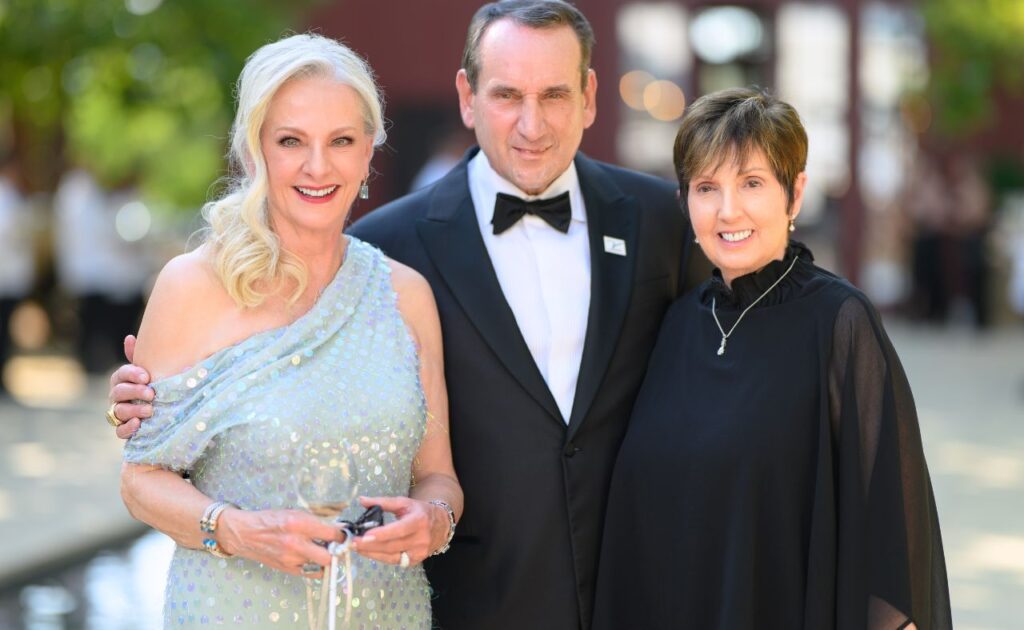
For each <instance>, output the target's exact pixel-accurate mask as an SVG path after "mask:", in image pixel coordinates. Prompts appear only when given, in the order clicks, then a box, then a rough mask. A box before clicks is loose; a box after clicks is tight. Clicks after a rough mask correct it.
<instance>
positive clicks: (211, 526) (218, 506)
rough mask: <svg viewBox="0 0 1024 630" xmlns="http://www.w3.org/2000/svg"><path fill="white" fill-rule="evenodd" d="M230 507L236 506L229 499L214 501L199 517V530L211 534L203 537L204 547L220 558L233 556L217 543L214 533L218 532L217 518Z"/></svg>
mask: <svg viewBox="0 0 1024 630" xmlns="http://www.w3.org/2000/svg"><path fill="white" fill-rule="evenodd" d="M229 507H235V506H234V505H232V504H230V503H228V502H227V501H214V502H213V503H211V504H210V505H208V506H206V510H204V511H203V516H202V518H200V519H199V531H201V532H203V533H204V534H209V536H208V537H206V538H203V548H204V549H206V550H207V551H209V552H210V553H211V554H213V555H214V556H216V557H218V558H230V557H231V554H230V553H228V552H226V551H224V549H223V548H222V547H221V546H220V544H218V543H217V539H216V538H214V534H216V533H217V520H218V519H220V515H221V513H222V512H224V510H226V509H228V508H229Z"/></svg>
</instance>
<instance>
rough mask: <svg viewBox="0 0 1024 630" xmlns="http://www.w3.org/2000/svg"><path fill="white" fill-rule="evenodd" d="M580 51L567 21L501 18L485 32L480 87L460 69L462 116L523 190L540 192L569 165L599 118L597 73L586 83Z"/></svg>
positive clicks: (498, 165)
mask: <svg viewBox="0 0 1024 630" xmlns="http://www.w3.org/2000/svg"><path fill="white" fill-rule="evenodd" d="M581 55H582V53H581V51H580V43H579V40H578V39H577V38H576V33H575V32H574V31H573V30H572V28H570V27H568V26H560V27H555V28H544V29H534V28H528V27H525V26H520V25H519V24H516V23H515V22H513V21H512V20H509V19H503V20H498V21H497V22H494V23H493V24H491V25H490V26H489V27H488V28H487V30H486V31H485V32H484V35H483V37H482V38H481V41H480V72H479V75H478V77H477V86H476V92H473V91H472V89H471V88H470V86H469V81H468V79H467V77H466V72H465V70H459V74H458V76H457V77H456V81H455V84H456V88H457V89H458V91H459V105H460V108H461V112H462V121H463V122H464V123H465V124H466V126H467V127H469V128H470V129H473V130H474V131H475V132H476V140H477V143H478V144H479V145H480V148H481V150H483V152H484V154H485V155H486V156H487V160H488V161H489V162H490V163H491V167H492V168H494V170H495V171H497V173H498V174H499V175H501V176H502V177H504V178H505V179H507V180H508V181H510V182H512V183H513V184H515V185H516V186H517V187H518V188H519V189H520V190H522V191H523V192H525V193H528V194H531V195H535V194H538V193H540V192H542V191H543V190H544V189H545V188H547V187H548V185H549V184H551V182H553V181H554V180H555V179H556V178H557V177H558V176H559V175H561V174H562V173H563V172H564V171H565V169H567V168H568V167H569V164H570V163H571V162H572V159H573V157H575V155H576V151H577V149H579V146H580V141H581V140H582V139H583V130H584V129H586V128H587V127H589V126H590V125H591V124H593V122H594V115H595V114H596V111H597V110H596V104H595V101H594V96H595V93H596V91H597V79H596V77H595V76H594V72H593V70H590V71H588V74H587V82H586V87H585V88H581V86H580V61H581Z"/></svg>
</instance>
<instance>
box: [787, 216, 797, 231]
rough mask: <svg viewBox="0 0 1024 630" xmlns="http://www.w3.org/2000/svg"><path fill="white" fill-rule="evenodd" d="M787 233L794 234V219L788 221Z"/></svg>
mask: <svg viewBox="0 0 1024 630" xmlns="http://www.w3.org/2000/svg"><path fill="white" fill-rule="evenodd" d="M789 231H790V232H796V219H790V220H789Z"/></svg>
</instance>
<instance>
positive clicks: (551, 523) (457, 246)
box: [350, 149, 693, 630]
mask: <svg viewBox="0 0 1024 630" xmlns="http://www.w3.org/2000/svg"><path fill="white" fill-rule="evenodd" d="M476 150H478V149H473V150H470V152H468V153H467V155H466V157H465V158H464V159H463V161H462V163H460V164H459V165H458V166H456V167H455V168H454V169H452V171H451V172H449V173H448V174H447V175H446V176H445V177H444V178H443V179H441V180H440V181H439V182H437V183H436V184H434V185H433V186H430V187H427V188H426V189H424V190H421V191H418V192H415V193H413V194H411V195H408V196H406V197H403V198H401V199H399V200H397V201H394V202H392V203H389V204H387V205H385V206H383V207H381V208H379V209H377V210H376V211H374V212H372V213H371V214H369V215H367V216H366V217H364V218H363V219H361V220H360V221H358V222H357V223H355V224H354V225H353V226H352V228H351V229H350V233H351V234H352V235H354V236H356V237H357V238H360V239H362V240H364V241H367V242H369V243H373V244H375V245H377V246H378V247H380V248H381V249H382V250H383V251H384V253H386V254H387V255H388V256H390V257H391V258H393V259H395V260H397V261H399V262H402V263H404V264H406V265H409V266H410V267H413V268H414V269H416V270H417V271H419V272H420V273H421V274H423V275H424V276H425V277H426V278H427V280H428V281H429V282H430V285H431V287H432V288H433V290H434V296H435V298H436V300H437V306H438V310H439V312H440V316H441V327H442V332H443V335H444V359H445V376H446V378H447V384H448V399H449V405H450V422H451V441H452V452H453V457H454V460H455V468H456V471H457V473H458V475H459V481H460V482H461V484H462V488H463V490H464V492H465V513H464V514H463V516H462V520H461V521H460V522H459V525H458V529H457V531H456V534H455V539H454V540H453V541H452V545H451V549H450V550H449V551H448V553H446V554H444V555H442V556H437V557H435V558H432V559H429V560H428V562H427V564H426V569H427V574H428V576H429V578H430V583H431V586H432V588H433V590H434V593H435V595H436V598H435V600H434V602H433V606H434V615H435V619H436V621H437V622H438V623H439V624H440V626H441V628H443V629H444V630H500V629H504V628H508V629H510V630H511V629H515V630H522V629H525V628H530V629H538V628H540V629H543V628H553V629H565V630H576V629H577V628H580V627H583V628H586V627H589V625H590V615H591V610H592V607H593V595H594V580H595V575H596V568H597V561H598V557H597V556H598V551H599V547H600V543H601V532H602V526H603V522H604V510H605V499H606V494H607V489H608V482H609V478H610V474H611V471H612V466H613V464H614V461H615V456H616V453H617V452H618V448H619V443H620V442H621V440H622V436H623V433H624V432H625V429H626V423H627V420H628V419H629V415H630V411H631V410H632V407H633V402H634V399H635V398H636V394H637V390H638V389H639V387H640V382H641V379H642V378H643V375H644V371H645V369H646V367H647V360H648V357H649V355H650V352H651V348H652V347H653V345H654V341H655V337H656V334H657V332H658V326H659V324H660V323H661V319H662V315H663V314H664V312H665V310H666V308H667V306H668V304H669V303H670V301H671V300H673V299H674V298H675V297H676V295H677V293H678V292H679V289H680V284H681V279H682V277H683V270H684V269H683V268H684V264H682V261H683V260H685V258H684V255H685V254H687V250H688V247H689V244H690V243H692V240H693V239H692V235H691V234H690V232H689V226H688V223H687V222H686V221H685V220H684V218H683V215H682V213H681V211H680V210H679V206H678V204H677V202H676V196H675V190H676V187H675V186H674V185H672V184H670V183H668V182H666V181H663V180H659V179H656V178H653V177H650V176H647V175H642V174H640V173H636V172H632V171H627V170H624V169H620V168H617V167H614V166H610V165H607V164H602V163H599V162H595V161H593V160H591V159H589V158H587V157H585V156H583V155H582V154H579V155H577V157H576V168H577V171H578V174H579V180H580V185H581V187H582V192H583V198H584V200H585V203H586V213H587V229H588V230H589V232H590V255H591V302H590V313H589V319H588V323H587V332H586V338H585V345H584V350H583V359H582V363H581V366H580V374H579V380H578V384H577V388H576V395H575V399H574V403H573V409H572V417H571V419H570V421H569V423H568V426H566V423H565V421H564V420H563V419H562V417H561V414H560V413H559V410H558V407H557V406H556V404H555V399H554V398H553V397H552V395H551V393H550V391H549V390H548V388H547V385H546V384H545V382H544V379H543V377H542V376H541V374H540V371H539V370H538V369H537V366H536V364H535V363H534V361H533V357H532V355H531V354H530V351H529V349H528V348H527V346H526V342H525V341H524V340H523V337H522V335H521V334H520V332H519V328H518V326H517V325H516V321H515V317H514V316H513V314H512V310H511V309H510V307H509V306H508V303H507V302H506V301H505V297H504V295H503V294H502V291H501V287H500V285H499V284H498V280H497V277H496V275H495V273H494V268H493V266H492V265H491V261H490V258H489V257H488V255H487V250H486V249H485V247H484V243H483V239H482V238H481V236H480V228H479V224H478V223H477V219H476V215H475V213H474V209H473V203H472V201H471V199H470V193H469V187H468V182H467V174H466V173H467V169H466V165H467V163H468V161H469V159H470V158H472V156H473V155H474V154H475V152H476ZM605 236H610V237H613V238H618V239H621V240H622V241H624V242H625V244H626V255H625V256H619V255H615V254H612V253H607V252H606V251H605V244H604V239H603V237H605ZM648 517H649V515H643V514H640V515H637V518H648Z"/></svg>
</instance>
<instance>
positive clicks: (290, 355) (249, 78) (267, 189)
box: [122, 35, 462, 628]
mask: <svg viewBox="0 0 1024 630" xmlns="http://www.w3.org/2000/svg"><path fill="white" fill-rule="evenodd" d="M383 140H384V130H383V118H382V106H381V102H380V95H379V92H378V90H377V87H376V85H375V83H374V81H373V77H372V74H371V71H370V69H369V68H368V67H367V65H366V64H365V62H364V61H363V60H362V59H360V58H359V57H358V56H357V55H356V54H354V53H353V52H352V51H351V50H350V49H348V48H347V47H345V46H343V45H341V44H339V43H338V42H336V41H333V40H330V39H327V38H323V37H318V36H314V35H296V36H292V37H288V38H286V39H283V40H281V41H278V42H276V43H273V44H269V45H267V46H264V47H262V48H260V49H259V50H257V51H256V52H255V53H254V54H253V55H252V56H251V57H250V58H249V60H248V61H247V63H246V65H245V68H244V70H243V71H242V75H241V77H240V78H239V83H238V111H237V115H236V118H235V122H234V127H233V129H232V136H231V158H232V160H233V162H234V164H235V166H236V168H237V171H238V173H239V176H238V178H237V181H236V183H235V185H234V187H233V188H232V189H231V191H230V192H229V194H227V195H226V196H225V197H223V198H221V199H219V200H217V201H214V202H212V203H210V204H208V206H207V208H206V209H205V215H206V218H207V220H208V222H209V226H210V227H209V230H208V238H207V240H206V242H205V243H204V244H203V245H202V246H201V247H200V248H198V249H196V250H195V251H193V252H191V253H188V254H185V255H183V256H179V257H178V258H176V259H174V260H172V261H171V262H170V263H168V265H167V266H166V267H165V268H164V270H163V271H162V272H161V274H160V277H159V279H158V280H157V283H156V286H155V288H154V290H153V294H152V297H151V299H150V302H149V306H148V308H147V310H146V314H145V317H144V319H143V323H142V326H141V329H140V332H139V339H138V345H137V348H136V351H135V360H136V362H137V363H138V364H139V365H140V366H142V367H144V368H145V369H146V370H147V371H148V372H149V374H150V375H151V376H152V379H153V382H152V388H153V390H154V391H155V395H156V399H155V402H154V411H153V417H152V418H150V419H149V420H147V421H146V422H145V423H144V424H143V425H142V426H141V428H139V429H138V432H137V433H136V434H135V435H134V437H132V438H131V439H130V440H129V441H128V443H127V445H126V447H125V465H124V470H123V474H122V494H123V497H124V501H125V504H126V505H127V507H128V509H129V511H130V512H131V513H132V515H133V516H135V517H136V518H138V519H139V520H141V521H144V522H145V523H147V524H149V525H151V526H153V527H154V528H156V529H158V530H160V531H162V532H164V533H166V534H168V535H169V536H171V537H172V538H173V539H174V540H175V541H176V542H177V545H178V546H177V549H176V551H175V554H174V559H173V561H172V564H171V568H170V579H169V581H168V587H167V596H166V603H165V623H166V625H169V626H171V625H173V626H180V625H184V626H189V625H201V624H206V623H241V624H244V625H245V626H246V627H250V628H252V627H263V626H267V627H281V626H282V624H283V625H285V626H288V625H293V624H296V623H300V625H304V624H305V623H306V619H307V611H306V610H304V608H305V607H306V606H307V599H306V590H305V587H304V583H303V580H302V577H320V576H321V575H322V572H321V570H320V568H321V567H323V566H325V565H327V564H328V563H329V562H330V557H329V554H328V553H327V551H326V550H325V549H324V547H323V546H322V544H320V542H321V541H331V540H337V541H340V540H341V539H342V537H343V535H341V534H340V533H339V532H338V530H337V528H336V527H334V526H331V525H328V524H325V523H324V522H323V521H321V520H320V519H318V518H317V517H315V516H313V515H312V514H309V513H306V512H304V511H301V510H298V509H296V508H297V507H298V506H299V496H298V492H299V491H298V489H297V487H296V476H297V469H298V466H299V457H298V456H297V455H296V449H297V448H299V446H300V445H302V444H306V443H312V444H315V443H323V442H328V443H331V444H343V445H345V448H346V450H347V452H348V454H349V456H350V457H351V460H352V463H353V465H354V467H355V469H356V476H357V477H358V479H359V483H360V488H359V489H360V492H361V493H363V494H364V495H369V496H364V497H363V499H362V501H361V504H362V506H363V507H365V506H370V505H379V506H381V507H382V508H383V509H384V510H385V511H387V512H391V513H393V514H394V515H395V517H396V518H394V519H393V520H392V519H389V521H390V522H389V523H388V524H387V525H385V526H383V527H380V528H378V529H375V530H372V533H370V534H367V535H366V536H363V537H361V538H357V539H354V540H353V541H350V542H351V543H352V546H353V548H354V549H355V550H356V551H357V552H358V553H357V555H356V556H355V557H354V562H355V564H356V567H355V572H354V574H355V576H356V578H355V586H356V592H355V593H354V595H355V597H356V598H358V599H356V600H355V601H353V606H352V613H351V614H352V615H353V618H352V622H353V623H354V624H356V625H361V624H366V625H368V626H371V627H385V628H391V627H396V628H397V627H403V628H405V627H408V628H426V627H429V626H430V604H429V590H428V586H427V582H426V577H425V575H424V573H423V571H422V567H421V566H420V563H421V562H422V560H423V559H424V558H426V557H427V556H429V555H431V554H433V553H437V552H441V551H443V550H444V549H445V548H446V545H447V542H448V541H449V540H450V538H451V534H452V531H453V529H454V522H455V519H456V517H457V515H459V514H460V513H461V510H462V491H461V489H460V487H459V484H458V481H457V479H456V477H455V471H454V469H453V467H452V461H451V451H450V445H449V441H448V437H447V400H446V396H445V385H444V373H443V364H442V357H441V338H440V327H439V324H438V316H437V310H436V307H435V305H434V301H433V296H432V294H431V291H430V288H429V286H428V285H427V283H426V282H425V281H424V280H423V278H422V277H421V276H419V275H418V274H417V273H416V272H414V271H412V270H411V269H408V268H406V267H404V266H402V265H400V264H398V263H395V262H393V261H390V260H388V259H387V258H385V257H384V256H383V255H382V254H381V253H380V252H379V251H378V250H376V249H374V248H372V247H370V246H369V245H367V244H365V243H362V242H361V241H358V240H357V239H354V238H352V237H346V236H344V235H343V234H342V227H343V226H344V224H345V221H346V218H347V217H348V214H349V210H350V208H351V205H352V202H353V200H354V199H355V198H356V196H357V195H358V194H359V193H360V190H361V189H362V188H363V187H364V186H365V185H366V180H367V177H368V174H369V169H370V159H371V157H372V155H373V151H374V148H375V147H376V146H378V145H379V144H381V143H382V142H383ZM428 418H430V421H429V422H428V420H427V419H428ZM183 473H187V476H188V480H186V479H185V478H183ZM413 479H415V481H416V483H415V487H413V485H412V481H413ZM358 508H359V506H351V507H350V508H349V513H350V515H351V514H356V513H358V511H359V509H358Z"/></svg>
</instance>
